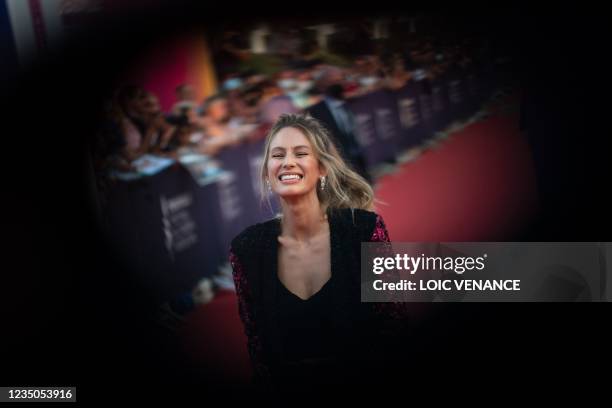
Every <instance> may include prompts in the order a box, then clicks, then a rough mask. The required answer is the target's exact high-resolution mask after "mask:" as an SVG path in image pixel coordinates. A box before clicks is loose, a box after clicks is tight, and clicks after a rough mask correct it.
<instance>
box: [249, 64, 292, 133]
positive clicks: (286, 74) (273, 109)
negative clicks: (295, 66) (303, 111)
mask: <svg viewBox="0 0 612 408" xmlns="http://www.w3.org/2000/svg"><path fill="white" fill-rule="evenodd" d="M294 76H295V73H294V72H293V71H292V70H285V71H282V72H280V73H279V74H278V75H277V76H276V81H268V82H266V84H265V85H264V92H263V97H262V101H261V104H260V111H259V119H260V121H261V122H262V123H268V124H272V123H274V122H276V120H277V119H278V118H279V117H280V115H282V114H283V113H297V112H298V111H299V109H298V108H297V107H296V106H295V105H294V103H293V100H292V98H291V97H290V96H288V95H287V93H288V92H290V91H289V90H290V89H293V88H294V87H295V85H296V81H295V78H294Z"/></svg>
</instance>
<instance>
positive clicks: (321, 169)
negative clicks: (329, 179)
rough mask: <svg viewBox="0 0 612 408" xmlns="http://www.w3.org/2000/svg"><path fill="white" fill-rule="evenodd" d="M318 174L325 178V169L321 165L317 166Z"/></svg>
mask: <svg viewBox="0 0 612 408" xmlns="http://www.w3.org/2000/svg"><path fill="white" fill-rule="evenodd" d="M319 173H321V176H327V169H326V168H325V166H323V165H322V164H319Z"/></svg>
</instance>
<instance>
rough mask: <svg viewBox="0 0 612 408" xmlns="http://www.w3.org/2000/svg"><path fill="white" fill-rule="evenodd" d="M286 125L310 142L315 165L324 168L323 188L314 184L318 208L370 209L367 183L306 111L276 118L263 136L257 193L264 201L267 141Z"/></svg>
mask: <svg viewBox="0 0 612 408" xmlns="http://www.w3.org/2000/svg"><path fill="white" fill-rule="evenodd" d="M286 127H292V128H295V129H298V130H300V131H301V132H302V133H303V134H304V136H306V138H307V139H308V141H309V142H310V144H311V145H312V147H313V149H314V152H315V155H316V158H317V159H318V161H319V164H320V165H321V166H322V167H323V168H325V170H327V180H326V183H325V189H324V190H321V188H320V183H321V182H320V181H319V182H318V183H317V196H318V198H319V203H320V204H321V207H322V208H330V209H340V208H359V209H363V210H368V211H372V210H373V209H374V191H373V190H372V187H371V186H370V184H369V183H368V182H367V181H366V180H365V179H364V178H363V177H361V176H360V175H359V174H357V173H356V172H355V171H354V170H352V169H351V168H350V167H349V166H348V165H347V164H346V162H345V161H344V160H343V159H342V157H341V156H340V154H339V153H338V150H337V149H336V147H335V145H334V143H333V141H332V140H333V139H332V136H331V134H330V133H329V131H328V130H327V129H326V128H325V126H323V125H322V124H321V122H319V121H318V120H316V119H315V118H313V117H311V116H310V115H308V114H283V115H281V116H280V118H279V119H278V120H277V121H276V123H275V124H274V126H272V129H271V130H270V132H269V133H268V135H267V136H266V143H265V147H264V160H263V163H262V166H261V171H260V175H261V196H262V200H268V203H269V198H268V193H267V192H266V188H265V186H266V180H267V178H268V159H269V158H270V144H271V143H272V139H274V136H276V134H277V133H278V132H279V131H280V130H281V129H284V128H286Z"/></svg>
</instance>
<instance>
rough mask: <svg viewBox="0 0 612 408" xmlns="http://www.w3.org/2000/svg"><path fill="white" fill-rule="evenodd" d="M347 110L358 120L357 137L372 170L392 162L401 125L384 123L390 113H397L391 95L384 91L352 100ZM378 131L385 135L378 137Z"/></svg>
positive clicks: (356, 122)
mask: <svg viewBox="0 0 612 408" xmlns="http://www.w3.org/2000/svg"><path fill="white" fill-rule="evenodd" d="M348 108H349V109H350V110H351V112H353V115H354V117H355V125H356V129H355V136H356V137H357V141H358V142H359V144H360V145H361V147H362V148H363V151H364V153H365V159H366V162H367V165H368V166H369V167H372V166H376V165H378V164H381V163H383V162H385V161H387V160H392V159H393V158H394V157H395V140H396V139H397V136H396V134H397V130H399V123H398V122H395V123H393V124H386V123H382V122H384V121H385V120H386V119H387V118H388V117H389V114H390V112H392V111H395V112H396V113H397V111H396V110H395V107H394V104H393V100H392V99H390V98H389V95H388V94H387V93H386V92H385V91H376V92H372V93H370V94H367V95H364V96H362V97H358V98H355V99H353V100H351V101H350V102H349V105H348ZM395 120H397V118H396V119H395ZM379 130H381V131H382V132H384V133H381V134H379Z"/></svg>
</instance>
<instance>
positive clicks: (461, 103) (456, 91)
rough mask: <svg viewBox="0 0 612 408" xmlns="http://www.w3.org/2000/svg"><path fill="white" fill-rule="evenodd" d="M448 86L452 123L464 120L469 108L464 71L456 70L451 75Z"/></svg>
mask: <svg viewBox="0 0 612 408" xmlns="http://www.w3.org/2000/svg"><path fill="white" fill-rule="evenodd" d="M447 84H448V101H449V107H450V117H451V121H455V120H462V119H464V118H465V117H466V116H467V114H468V108H469V106H468V103H467V90H466V80H465V75H464V74H463V71H461V70H455V71H453V72H451V73H449V78H448V80H447Z"/></svg>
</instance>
